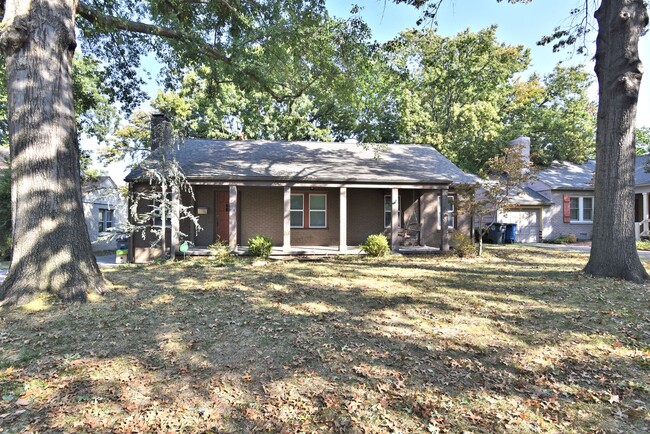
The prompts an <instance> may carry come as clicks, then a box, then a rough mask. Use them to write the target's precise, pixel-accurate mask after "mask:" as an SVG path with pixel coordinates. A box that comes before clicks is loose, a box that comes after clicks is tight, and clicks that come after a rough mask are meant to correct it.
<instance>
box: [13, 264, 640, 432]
mask: <svg viewBox="0 0 650 434" xmlns="http://www.w3.org/2000/svg"><path fill="white" fill-rule="evenodd" d="M462 265H463V263H462V262H458V261H452V262H451V263H449V262H448V261H445V262H443V263H438V264H437V263H435V262H434V263H432V264H430V263H428V262H426V261H413V260H407V261H401V262H400V263H399V268H398V270H399V273H398V274H397V275H395V274H391V273H390V272H388V271H386V270H391V269H395V268H394V267H396V266H398V264H393V263H390V261H389V262H388V264H383V265H382V264H381V263H378V262H377V263H373V262H372V261H347V262H346V261H322V262H316V263H314V262H310V263H300V262H297V263H281V264H270V265H268V266H267V267H252V266H249V265H243V264H234V265H230V266H225V267H215V266H213V265H212V264H210V263H198V264H197V265H196V266H191V265H189V264H174V265H171V266H151V267H142V268H138V269H129V268H124V269H120V270H117V271H111V272H110V273H108V274H107V277H108V278H109V280H111V281H113V283H114V284H115V285H116V286H117V288H116V290H115V292H113V293H111V294H109V295H107V296H106V297H104V298H103V299H102V300H101V301H99V302H96V303H90V304H88V305H74V306H70V307H67V308H62V307H55V308H54V309H52V312H50V313H34V314H30V315H25V314H24V312H21V311H18V310H13V311H10V312H8V315H6V316H5V317H4V318H3V320H2V322H3V324H2V325H3V329H5V330H10V331H11V332H10V333H9V335H8V336H9V337H10V338H11V339H10V340H9V341H8V342H7V343H6V344H8V346H9V349H4V348H3V350H2V353H3V358H2V361H3V363H5V364H6V363H8V360H7V359H8V357H7V356H8V355H9V356H10V355H11V354H12V351H14V352H18V351H20V348H21V342H24V340H23V341H21V339H22V337H23V336H30V335H33V336H34V338H33V339H35V340H36V339H38V340H40V342H41V345H40V348H39V349H38V350H37V353H36V354H33V356H32V357H31V358H30V359H28V360H24V361H22V362H20V363H15V365H16V366H15V373H10V374H6V373H5V376H4V377H0V381H5V382H6V383H11V382H12V381H13V382H16V381H24V380H25V379H29V381H33V380H34V379H39V381H42V382H43V383H45V384H47V387H40V388H39V387H33V388H31V389H27V390H26V391H25V393H24V394H23V395H22V396H24V397H26V399H30V400H31V404H30V405H29V406H27V407H25V408H23V409H25V410H26V411H25V412H24V413H19V414H15V413H14V412H13V409H14V408H15V406H12V405H13V404H11V402H9V403H7V402H5V403H4V404H3V407H5V408H2V410H3V413H7V412H9V414H10V415H9V416H8V417H6V418H5V419H4V421H5V422H7V423H9V424H10V425H9V426H11V427H15V428H16V429H26V427H27V426H28V424H31V425H29V426H30V427H31V429H40V430H43V431H56V430H59V431H61V432H68V431H71V430H78V431H93V432H100V431H106V432H109V431H110V432H130V431H132V430H139V431H144V432H154V431H167V430H173V429H180V430H185V431H189V432H200V431H206V432H246V431H255V430H259V431H271V432H278V431H281V430H285V431H299V430H312V431H314V430H315V431H319V432H328V431H332V432H355V431H358V432H363V431H364V430H366V429H367V430H369V431H371V432H384V431H389V430H391V429H395V430H400V431H403V432H423V431H426V430H435V429H440V430H445V429H447V430H451V431H461V430H463V429H470V430H483V431H492V432H495V431H496V432H499V431H502V432H505V431H508V430H513V429H514V430H518V431H522V432H526V431H535V430H542V431H552V430H561V429H562V427H566V425H563V424H566V423H570V424H576V423H579V424H582V425H580V426H581V427H582V428H579V429H578V431H581V430H587V429H604V430H608V429H611V430H622V431H626V430H627V431H630V432H631V431H635V430H636V429H637V428H639V427H641V426H643V418H644V417H646V416H645V413H644V412H643V410H638V407H639V404H634V402H635V401H638V402H643V403H645V404H644V405H646V408H647V402H648V391H647V390H645V389H643V387H642V383H643V382H642V378H643V373H644V372H645V373H646V374H647V367H648V366H647V365H646V366H645V368H643V363H647V357H646V358H643V357H641V356H639V355H638V354H637V355H635V354H636V353H634V350H633V349H632V348H626V345H627V343H625V342H627V341H625V340H624V339H625V338H626V335H625V333H626V332H625V330H622V329H621V327H622V324H628V325H629V324H634V325H642V324H644V323H643V321H642V320H641V321H639V319H638V318H636V319H635V318H627V317H622V316H620V315H619V316H613V314H605V313H603V312H602V311H603V306H602V305H601V304H602V303H603V302H602V301H601V300H599V299H598V298H597V297H598V296H606V295H607V294H604V292H605V290H604V289H602V288H601V289H598V288H596V289H594V288H592V285H591V284H593V283H597V284H600V283H601V282H602V281H603V279H600V280H598V279H588V278H585V277H581V276H578V277H577V279H574V276H571V279H569V281H568V282H554V284H555V286H554V287H553V288H550V287H549V285H551V284H553V282H549V280H548V278H547V274H546V273H545V272H544V271H543V270H538V271H531V270H528V269H525V270H521V269H518V270H515V271H513V272H512V274H510V275H509V278H510V280H511V281H510V282H509V283H507V284H504V283H503V282H504V280H505V279H501V280H496V279H485V278H484V279H482V280H481V279H478V278H477V277H476V276H477V274H476V273H474V272H473V270H471V269H464V268H463V266H462ZM493 273H495V271H494V270H492V269H488V270H486V273H483V276H487V275H495V274H493ZM486 280H487V282H486ZM576 282H577V283H578V284H579V285H580V286H579V288H581V289H580V290H576V289H575V288H573V285H575V284H576ZM523 285H526V289H525V290H524V288H523ZM583 285H584V288H582V286H583ZM572 288H573V289H572ZM567 291H569V292H570V291H574V292H579V293H578V294H572V293H571V294H569V295H567ZM585 294H586V297H587V298H581V297H583V296H584V295H585ZM559 295H562V296H563V297H558V296H559ZM642 295H643V297H644V300H645V301H647V300H648V297H647V290H646V291H645V292H644V293H643V294H642ZM615 296H616V295H615V294H613V295H612V297H615ZM614 301H615V300H612V302H614ZM612 306H614V305H612ZM597 307H599V308H600V309H596V308H597ZM605 310H606V309H605ZM629 313H630V315H632V314H633V313H634V312H632V311H631V312H629ZM608 315H609V316H608ZM586 318H589V320H590V321H594V320H595V321H598V320H604V321H605V323H604V324H603V328H602V330H601V329H592V328H591V325H584V320H585V319H586ZM594 318H595V319H594ZM619 319H620V320H621V321H620V323H614V324H610V322H612V321H614V320H619ZM646 323H647V321H646ZM589 324H591V322H590V323H589ZM637 331H638V330H637ZM597 336H601V338H597ZM646 337H647V336H646ZM598 339H601V341H599V345H602V347H603V348H602V349H599V348H598V346H597V345H595V344H594V342H593V341H594V340H598ZM635 339H637V338H635ZM616 342H619V346H618V347H617V346H616V345H617V344H616ZM621 342H624V343H623V344H621ZM633 343H639V342H637V341H634V342H633ZM640 343H641V344H643V343H644V342H640ZM6 344H5V343H3V347H4V346H5V345H6ZM645 344H646V345H647V340H646V341H645ZM16 355H17V354H16ZM9 358H10V357H9ZM12 365H14V364H12ZM644 369H645V370H644ZM14 377H15V378H14ZM610 401H611V402H610ZM617 412H618V413H617ZM626 412H627V413H626ZM628 413H629V414H628ZM579 414H585V415H587V416H588V417H590V418H592V419H591V420H588V419H587V420H585V421H582V422H580V421H577V422H576V418H578V417H579ZM616 414H624V415H626V418H619V417H616Z"/></svg>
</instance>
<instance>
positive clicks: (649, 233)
mask: <svg viewBox="0 0 650 434" xmlns="http://www.w3.org/2000/svg"><path fill="white" fill-rule="evenodd" d="M644 226H647V227H648V228H649V229H648V230H643V227H644ZM634 236H635V237H636V240H637V241H639V240H640V239H641V238H642V237H643V238H650V219H645V220H642V221H640V222H634Z"/></svg>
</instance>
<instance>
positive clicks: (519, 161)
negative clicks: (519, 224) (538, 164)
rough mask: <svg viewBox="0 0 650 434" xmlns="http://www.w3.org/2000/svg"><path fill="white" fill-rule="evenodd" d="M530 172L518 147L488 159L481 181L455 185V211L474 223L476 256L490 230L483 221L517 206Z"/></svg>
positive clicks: (506, 149) (515, 146)
mask: <svg viewBox="0 0 650 434" xmlns="http://www.w3.org/2000/svg"><path fill="white" fill-rule="evenodd" d="M531 169H532V167H531V163H530V162H529V161H528V159H524V158H522V148H521V145H513V146H509V147H507V148H505V149H503V151H502V152H501V153H500V155H497V156H495V157H492V158H490V159H489V160H488V162H487V164H486V165H485V168H484V169H483V171H482V173H481V175H482V176H483V178H484V180H483V181H482V182H480V183H477V184H461V185H458V186H456V192H457V196H456V197H457V199H456V205H457V207H458V212H459V213H461V214H466V215H469V216H470V217H471V219H472V226H473V225H474V223H477V227H476V230H477V231H478V235H479V237H478V238H479V242H478V255H479V256H481V255H482V253H483V236H484V235H485V234H486V233H487V232H488V230H489V229H490V226H488V225H486V224H485V222H486V221H487V222H488V223H491V222H492V221H493V219H494V218H495V216H496V214H497V212H506V211H508V210H509V209H512V208H514V207H516V205H517V204H516V197H517V194H519V193H520V192H521V188H522V186H525V185H526V184H528V183H530V182H531V181H532V180H533V175H532V172H531ZM473 232H474V228H472V233H473Z"/></svg>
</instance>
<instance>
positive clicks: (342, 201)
mask: <svg viewBox="0 0 650 434" xmlns="http://www.w3.org/2000/svg"><path fill="white" fill-rule="evenodd" d="M347 249H348V189H347V188H345V187H341V189H340V196H339V252H345V251H346V250H347Z"/></svg>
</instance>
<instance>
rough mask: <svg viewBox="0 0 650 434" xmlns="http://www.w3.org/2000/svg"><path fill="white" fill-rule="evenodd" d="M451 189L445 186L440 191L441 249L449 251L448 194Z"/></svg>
mask: <svg viewBox="0 0 650 434" xmlns="http://www.w3.org/2000/svg"><path fill="white" fill-rule="evenodd" d="M448 193H449V191H448V190H447V189H446V188H444V189H443V190H442V191H441V192H440V251H441V252H447V251H448V250H449V237H448V231H447V227H448V226H447V225H448V223H449V222H448V221H447V194H448Z"/></svg>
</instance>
